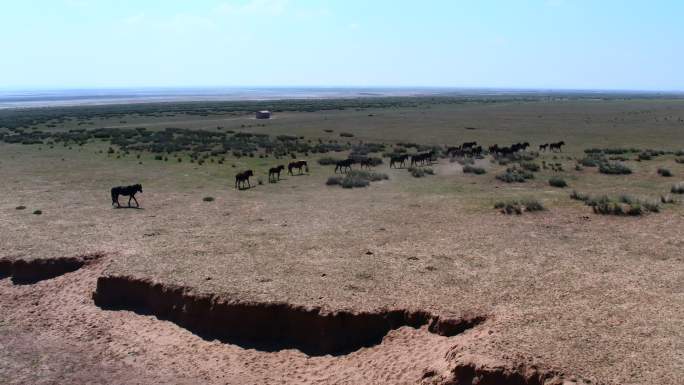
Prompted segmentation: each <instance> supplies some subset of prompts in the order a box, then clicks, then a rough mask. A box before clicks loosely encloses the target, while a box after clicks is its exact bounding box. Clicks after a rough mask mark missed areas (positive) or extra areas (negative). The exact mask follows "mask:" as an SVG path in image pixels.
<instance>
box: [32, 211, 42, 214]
mask: <svg viewBox="0 0 684 385" xmlns="http://www.w3.org/2000/svg"><path fill="white" fill-rule="evenodd" d="M33 213H34V214H36V215H41V214H42V213H43V211H42V210H36V211H34V212H33Z"/></svg>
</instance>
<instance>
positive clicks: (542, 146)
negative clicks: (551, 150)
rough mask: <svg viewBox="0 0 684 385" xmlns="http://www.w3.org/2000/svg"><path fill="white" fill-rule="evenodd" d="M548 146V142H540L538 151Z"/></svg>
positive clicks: (544, 149)
mask: <svg viewBox="0 0 684 385" xmlns="http://www.w3.org/2000/svg"><path fill="white" fill-rule="evenodd" d="M548 147H549V144H548V143H544V144H540V145H539V151H546V149H547V148H548Z"/></svg>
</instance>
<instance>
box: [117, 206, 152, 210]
mask: <svg viewBox="0 0 684 385" xmlns="http://www.w3.org/2000/svg"><path fill="white" fill-rule="evenodd" d="M113 208H114V210H120V209H133V210H145V209H144V208H142V207H136V206H114V207H113Z"/></svg>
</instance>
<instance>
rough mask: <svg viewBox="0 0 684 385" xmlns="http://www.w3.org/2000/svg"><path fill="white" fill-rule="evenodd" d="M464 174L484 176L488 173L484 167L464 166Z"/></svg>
mask: <svg viewBox="0 0 684 385" xmlns="http://www.w3.org/2000/svg"><path fill="white" fill-rule="evenodd" d="M463 172H464V173H466V174H476V175H482V174H485V173H486V172H487V171H486V170H485V169H484V168H482V167H475V166H471V165H465V166H463Z"/></svg>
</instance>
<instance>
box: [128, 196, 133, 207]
mask: <svg viewBox="0 0 684 385" xmlns="http://www.w3.org/2000/svg"><path fill="white" fill-rule="evenodd" d="M131 199H133V195H131V196H129V197H128V207H131Z"/></svg>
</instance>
